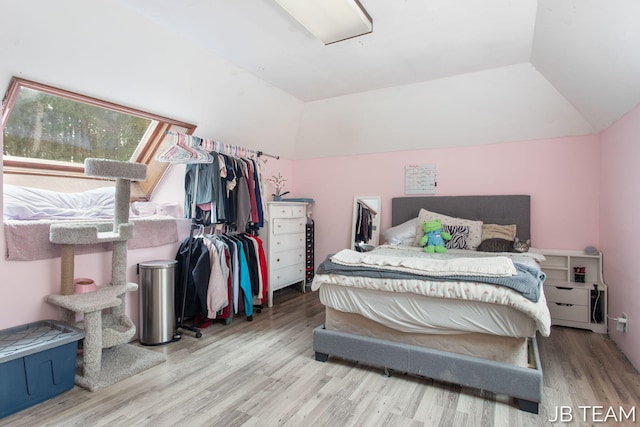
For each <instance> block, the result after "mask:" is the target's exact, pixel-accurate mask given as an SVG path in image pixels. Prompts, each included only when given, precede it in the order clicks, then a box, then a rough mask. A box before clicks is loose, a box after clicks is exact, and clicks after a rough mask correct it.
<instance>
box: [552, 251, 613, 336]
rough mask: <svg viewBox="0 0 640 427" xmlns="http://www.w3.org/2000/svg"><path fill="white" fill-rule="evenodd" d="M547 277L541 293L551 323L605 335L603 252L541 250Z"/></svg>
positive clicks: (605, 299) (605, 298)
mask: <svg viewBox="0 0 640 427" xmlns="http://www.w3.org/2000/svg"><path fill="white" fill-rule="evenodd" d="M542 253H543V254H544V256H545V258H546V260H545V261H543V262H541V267H542V271H544V273H545V274H546V275H547V278H546V280H545V282H544V294H545V297H546V299H547V306H548V307H549V311H550V312H551V324H552V325H560V326H570V327H573V328H581V329H589V330H591V331H593V332H598V333H602V334H606V333H607V285H606V284H605V283H604V280H603V278H602V253H598V254H596V255H587V254H585V253H584V252H582V251H569V250H555V249H543V250H542Z"/></svg>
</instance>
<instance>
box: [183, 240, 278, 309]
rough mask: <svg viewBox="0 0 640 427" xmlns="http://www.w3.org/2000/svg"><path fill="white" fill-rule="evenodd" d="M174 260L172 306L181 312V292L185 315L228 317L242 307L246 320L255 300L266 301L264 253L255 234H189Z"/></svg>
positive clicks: (258, 301) (260, 242)
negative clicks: (175, 266)
mask: <svg viewBox="0 0 640 427" xmlns="http://www.w3.org/2000/svg"><path fill="white" fill-rule="evenodd" d="M189 241H190V242H191V243H190V244H189ZM189 245H190V246H191V256H189ZM176 260H177V261H178V268H177V269H176V288H175V289H176V300H175V306H176V312H177V313H181V312H182V295H184V299H185V301H186V303H185V310H184V317H185V318H187V317H194V316H198V317H199V318H201V319H216V318H224V319H229V318H231V316H232V314H238V313H239V312H241V311H243V312H244V313H245V315H246V316H247V320H252V319H253V314H254V306H255V304H263V303H264V301H266V294H267V284H268V282H267V277H268V273H267V266H266V265H267V264H266V256H265V252H264V247H263V244H262V241H261V240H260V239H259V238H258V237H257V236H252V235H250V234H246V233H230V234H224V233H217V234H207V235H204V236H196V237H192V238H191V240H189V239H186V240H185V241H184V242H183V243H182V244H181V245H180V248H179V250H178V253H177V255H176ZM187 262H190V263H191V265H190V266H188V265H187ZM185 268H187V269H188V271H187V274H186V276H187V284H186V286H187V288H186V292H185V288H184V284H183V281H184V279H183V277H185ZM254 300H255V302H254Z"/></svg>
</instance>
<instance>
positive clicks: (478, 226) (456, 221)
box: [414, 209, 482, 249]
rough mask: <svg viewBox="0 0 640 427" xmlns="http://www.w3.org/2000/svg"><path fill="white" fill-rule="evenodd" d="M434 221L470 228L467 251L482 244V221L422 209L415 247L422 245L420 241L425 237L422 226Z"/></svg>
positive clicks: (417, 225)
mask: <svg viewBox="0 0 640 427" xmlns="http://www.w3.org/2000/svg"><path fill="white" fill-rule="evenodd" d="M432 219H439V220H440V221H441V222H442V225H466V226H468V227H469V237H468V238H467V249H475V248H477V247H478V245H479V244H480V243H481V242H482V221H473V220H470V219H463V218H454V217H452V216H447V215H443V214H439V213H437V212H431V211H428V210H426V209H420V214H419V215H418V222H417V223H416V237H415V240H414V245H416V246H419V245H420V239H422V236H424V231H423V230H422V224H423V223H425V222H427V221H431V220H432Z"/></svg>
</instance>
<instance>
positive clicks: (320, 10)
mask: <svg viewBox="0 0 640 427" xmlns="http://www.w3.org/2000/svg"><path fill="white" fill-rule="evenodd" d="M275 1H276V3H278V4H279V5H280V6H281V7H282V8H283V9H284V10H286V11H287V12H288V13H289V14H290V15H291V16H293V17H294V18H295V19H296V20H297V21H298V22H300V23H301V24H302V25H303V26H304V27H305V28H306V29H307V30H309V32H311V34H313V35H314V36H315V37H316V38H318V39H320V41H322V43H324V44H331V43H335V42H339V41H342V40H346V39H350V38H352V37H357V36H361V35H363V34H368V33H370V32H372V31H373V20H372V19H371V17H370V16H369V14H367V11H366V10H364V8H363V7H362V5H361V4H360V2H359V1H358V0H305V1H301V0H275Z"/></svg>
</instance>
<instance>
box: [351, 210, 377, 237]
mask: <svg viewBox="0 0 640 427" xmlns="http://www.w3.org/2000/svg"><path fill="white" fill-rule="evenodd" d="M357 206H358V211H357V214H356V232H355V236H354V239H355V241H356V242H364V243H367V242H368V241H369V240H371V237H372V236H373V216H374V214H373V212H372V211H371V210H370V209H369V208H368V207H367V206H365V205H363V204H362V203H360V202H358V204H357Z"/></svg>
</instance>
